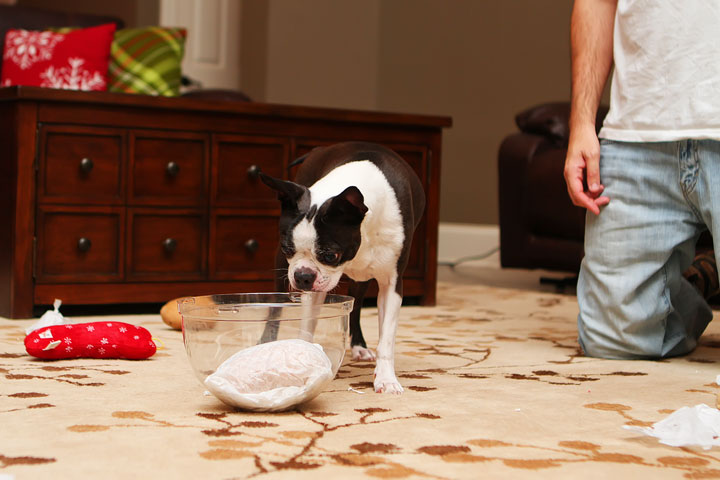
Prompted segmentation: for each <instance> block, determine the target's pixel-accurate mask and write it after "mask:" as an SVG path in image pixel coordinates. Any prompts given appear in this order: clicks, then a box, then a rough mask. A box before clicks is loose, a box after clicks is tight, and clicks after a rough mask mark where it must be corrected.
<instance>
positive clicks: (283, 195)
mask: <svg viewBox="0 0 720 480" xmlns="http://www.w3.org/2000/svg"><path fill="white" fill-rule="evenodd" d="M260 180H262V182H263V183H264V184H265V185H267V186H268V187H270V188H272V189H273V190H275V191H276V192H277V194H278V200H280V202H281V203H282V207H283V208H286V207H291V206H295V207H297V204H298V201H300V197H302V196H303V194H305V192H307V191H308V189H307V187H304V186H302V185H298V184H297V183H294V182H290V181H288V180H281V179H279V178H275V177H271V176H270V175H265V174H264V173H262V172H260Z"/></svg>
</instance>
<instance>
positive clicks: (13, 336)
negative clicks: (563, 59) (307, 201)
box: [0, 283, 720, 480]
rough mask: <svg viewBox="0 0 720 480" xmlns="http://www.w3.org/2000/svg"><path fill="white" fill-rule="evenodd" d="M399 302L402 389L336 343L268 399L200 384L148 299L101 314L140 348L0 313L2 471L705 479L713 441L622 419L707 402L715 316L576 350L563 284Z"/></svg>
mask: <svg viewBox="0 0 720 480" xmlns="http://www.w3.org/2000/svg"><path fill="white" fill-rule="evenodd" d="M375 313H376V312H375V309H372V308H371V309H367V310H366V311H364V313H363V327H364V331H365V332H366V338H367V339H368V343H369V345H370V346H374V344H375V342H376V340H377V322H376V320H375V316H374V315H375ZM401 315H402V318H401V324H400V327H399V330H398V339H397V347H396V350H397V358H396V366H397V370H398V376H399V378H400V381H401V383H402V384H403V387H404V388H405V393H404V394H403V395H399V396H395V395H380V394H375V393H374V392H373V389H372V374H373V367H374V366H373V365H372V364H369V363H363V362H352V361H350V360H349V356H346V359H345V361H344V364H343V366H342V367H341V369H340V371H339V373H338V376H337V378H336V379H335V380H334V381H333V382H332V384H331V386H330V388H329V389H328V390H327V391H325V392H323V393H322V394H321V395H320V396H318V397H317V398H315V399H314V400H312V401H311V402H309V403H307V404H305V405H302V406H301V407H299V408H298V409H296V410H294V411H290V412H285V413H279V414H261V413H244V412H241V411H235V410H233V409H231V408H229V407H227V406H225V405H224V404H222V403H221V402H220V401H218V400H217V399H215V398H214V397H212V396H207V395H205V394H204V389H203V387H202V386H201V385H200V383H199V382H198V381H197V380H196V379H195V377H194V376H193V374H192V372H191V370H190V366H189V364H188V361H187V359H186V358H185V351H184V347H183V344H182V334H181V333H180V332H178V331H175V330H172V329H170V328H169V327H167V326H166V325H165V324H164V323H162V321H161V319H160V316H159V315H135V316H113V317H112V318H113V319H114V320H116V321H123V322H128V323H132V324H136V325H141V326H143V327H145V328H147V329H148V330H150V332H151V333H152V334H153V336H154V337H155V338H156V339H158V340H159V344H160V347H161V348H160V349H159V350H158V353H157V354H156V355H155V356H153V357H152V358H150V359H149V360H145V361H131V360H91V359H75V360H60V361H42V360H36V359H33V358H32V357H29V356H28V355H27V354H26V353H25V351H24V347H23V338H24V335H25V334H24V329H25V328H26V327H27V326H28V325H29V324H30V323H32V322H31V321H25V320H23V321H18V320H7V319H0V477H2V478H3V480H4V479H5V478H17V479H18V480H19V479H24V478H92V477H96V478H106V479H110V478H127V477H128V476H131V475H132V477H133V478H158V479H159V478H168V479H170V478H173V479H181V478H208V479H215V478H217V479H235V478H259V479H276V478H292V479H296V478H300V479H302V478H319V476H322V478H379V479H388V478H391V479H456V478H457V479H463V478H468V479H470V478H478V477H479V476H482V477H484V478H537V477H538V476H540V477H551V478H578V477H580V476H583V477H588V476H590V477H591V478H595V477H597V478H608V477H610V476H612V475H618V476H622V478H625V477H631V476H632V478H650V476H651V475H652V478H689V479H693V478H720V450H718V449H711V450H703V449H701V448H694V447H693V448H690V447H687V448H676V447H669V446H665V445H662V444H660V443H658V442H657V440H656V439H654V438H650V437H641V436H639V435H638V434H637V433H633V432H631V431H627V430H625V429H623V428H622V426H623V425H638V426H649V425H651V424H652V423H654V422H656V421H658V420H661V419H662V418H665V417H666V416H667V415H668V414H669V413H671V412H672V411H674V410H676V409H678V408H680V407H683V406H693V405H696V404H699V403H705V404H708V405H710V406H715V404H716V397H717V394H718V392H719V391H720V387H718V386H717V384H716V383H715V379H716V376H717V375H718V373H720V372H719V371H718V363H719V362H720V325H718V324H716V323H711V325H710V327H709V329H708V331H707V332H706V334H705V335H704V336H703V338H702V339H701V344H700V347H699V348H698V349H697V350H696V351H695V352H693V353H692V354H690V355H689V356H686V357H682V358H676V359H672V360H665V361H659V362H651V361H618V360H599V359H592V358H585V357H584V356H582V353H581V352H580V351H579V349H578V345H577V342H576V327H575V315H576V303H575V298H574V297H573V296H569V295H556V294H549V293H541V292H534V291H523V290H513V289H502V288H494V287H487V286H481V285H454V284H451V283H441V284H439V286H438V305H437V306H436V307H403V309H402V313H401ZM108 318H109V317H102V319H103V320H106V319H108ZM99 319H100V318H91V317H82V318H73V319H72V320H73V321H77V322H88V321H94V320H99Z"/></svg>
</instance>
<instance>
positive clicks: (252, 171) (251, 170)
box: [247, 165, 262, 178]
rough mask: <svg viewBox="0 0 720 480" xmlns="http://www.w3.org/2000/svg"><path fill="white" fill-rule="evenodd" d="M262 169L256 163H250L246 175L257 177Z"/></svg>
mask: <svg viewBox="0 0 720 480" xmlns="http://www.w3.org/2000/svg"><path fill="white" fill-rule="evenodd" d="M261 171H262V170H261V169H260V167H258V166H257V165H250V167H248V169H247V173H248V176H249V177H250V178H257V177H258V175H260V172H261Z"/></svg>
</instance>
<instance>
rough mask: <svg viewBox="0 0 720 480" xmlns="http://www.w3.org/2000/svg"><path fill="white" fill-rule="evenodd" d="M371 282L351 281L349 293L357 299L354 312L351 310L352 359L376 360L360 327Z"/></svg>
mask: <svg viewBox="0 0 720 480" xmlns="http://www.w3.org/2000/svg"><path fill="white" fill-rule="evenodd" d="M368 285H370V282H369V281H367V282H356V281H354V280H353V281H351V282H350V288H349V289H348V293H349V294H350V296H351V297H353V298H354V299H355V303H354V304H353V309H352V312H350V347H351V348H352V359H353V360H362V361H366V362H371V361H373V360H375V354H374V353H373V351H372V350H370V349H369V348H367V343H365V338H364V337H363V334H362V329H361V328H360V311H361V309H362V304H363V300H364V299H365V292H367V289H368Z"/></svg>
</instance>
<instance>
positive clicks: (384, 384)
mask: <svg viewBox="0 0 720 480" xmlns="http://www.w3.org/2000/svg"><path fill="white" fill-rule="evenodd" d="M373 386H374V387H375V393H394V394H395V395H400V394H401V393H403V391H404V390H403V387H402V385H400V382H398V381H397V378H396V379H395V380H388V381H382V380H379V379H378V378H377V377H376V378H375V381H374V382H373Z"/></svg>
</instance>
